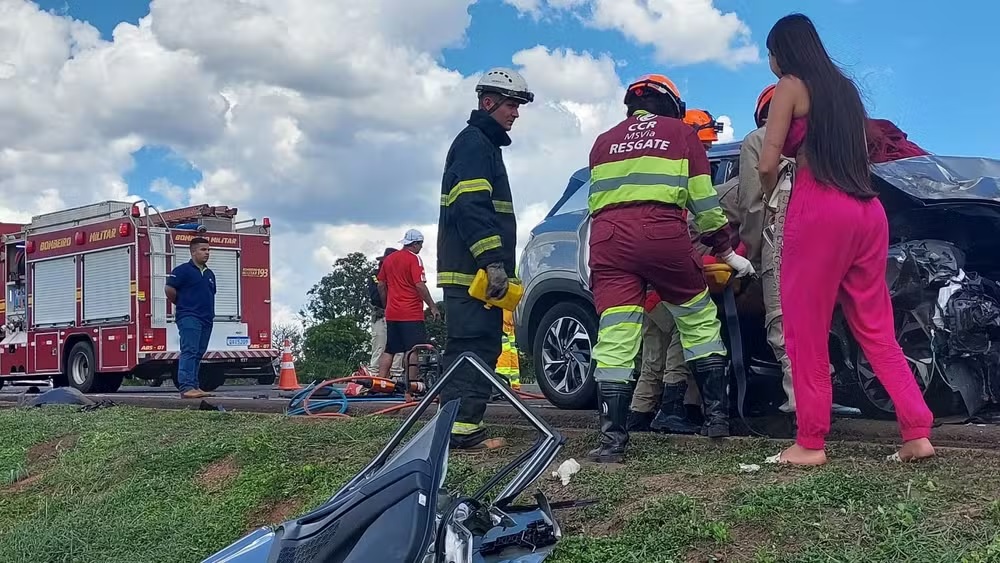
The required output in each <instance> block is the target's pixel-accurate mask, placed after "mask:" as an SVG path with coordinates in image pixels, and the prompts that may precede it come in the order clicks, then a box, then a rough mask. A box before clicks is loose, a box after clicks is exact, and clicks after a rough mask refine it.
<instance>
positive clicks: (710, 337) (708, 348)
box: [664, 288, 726, 362]
mask: <svg viewBox="0 0 1000 563" xmlns="http://www.w3.org/2000/svg"><path fill="white" fill-rule="evenodd" d="M664 303H665V304H666V306H667V310H668V311H670V314H671V315H673V317H674V322H675V323H677V332H679V333H680V337H681V347H683V348H684V361H686V362H690V361H693V360H697V359H699V358H704V357H706V356H712V355H719V356H725V355H726V345H725V344H724V343H723V342H722V323H721V322H719V317H718V309H717V308H716V306H715V302H714V301H712V298H711V297H710V296H709V294H708V288H705V289H704V290H703V291H702V292H701V293H699V294H698V295H695V296H694V297H692V298H691V299H689V300H688V301H687V302H686V303H681V304H680V305H673V304H671V303H667V302H666V301H664Z"/></svg>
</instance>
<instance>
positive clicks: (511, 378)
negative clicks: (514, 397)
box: [497, 310, 521, 391]
mask: <svg viewBox="0 0 1000 563" xmlns="http://www.w3.org/2000/svg"><path fill="white" fill-rule="evenodd" d="M497 375H499V376H500V377H502V378H503V379H504V380H506V381H507V383H509V384H510V388H511V389H513V390H515V391H520V390H521V363H520V361H519V359H518V357H517V343H516V342H515V341H514V313H512V312H510V311H507V310H504V312H503V336H502V337H501V339H500V358H499V359H498V360H497Z"/></svg>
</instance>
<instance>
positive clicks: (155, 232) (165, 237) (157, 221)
mask: <svg viewBox="0 0 1000 563" xmlns="http://www.w3.org/2000/svg"><path fill="white" fill-rule="evenodd" d="M136 203H145V204H146V210H145V216H144V220H145V221H144V222H145V224H146V227H147V229H148V232H149V263H150V268H151V270H152V271H151V272H150V274H151V281H152V287H151V290H152V294H153V295H152V296H151V298H152V304H153V308H152V310H153V312H152V317H153V318H152V326H153V327H154V328H164V327H166V326H167V322H168V321H169V320H171V319H172V318H173V315H168V314H167V297H166V295H164V294H163V286H164V285H165V284H166V281H167V274H168V272H169V268H168V264H171V263H172V262H173V257H174V256H176V248H175V247H174V239H173V237H172V236H170V229H171V228H174V227H177V226H179V225H183V224H185V223H198V222H200V221H201V220H202V219H204V218H218V219H229V220H232V218H233V217H235V216H236V213H237V209H236V208H235V207H227V206H224V205H219V206H211V205H205V204H203V205H192V206H190V207H182V208H180V209H172V210H170V211H165V212H161V211H160V210H159V209H157V207H156V206H155V205H152V204H151V203H149V202H148V201H146V200H140V201H138V202H136ZM150 211H152V213H150ZM160 225H162V226H160Z"/></svg>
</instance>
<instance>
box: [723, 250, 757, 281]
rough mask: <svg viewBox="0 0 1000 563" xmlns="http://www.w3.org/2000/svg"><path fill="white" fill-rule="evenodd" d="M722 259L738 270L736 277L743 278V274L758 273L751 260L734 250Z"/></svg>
mask: <svg viewBox="0 0 1000 563" xmlns="http://www.w3.org/2000/svg"><path fill="white" fill-rule="evenodd" d="M722 260H723V261H724V262H725V263H726V264H729V267H730V268H732V269H734V270H736V277H738V278H742V277H743V276H752V275H754V274H756V273H757V271H756V270H754V269H753V264H751V263H750V261H749V260H747V259H746V258H744V257H742V256H740V255H739V254H736V253H735V252H733V251H732V250H730V251H729V253H728V254H726V255H725V256H723V257H722Z"/></svg>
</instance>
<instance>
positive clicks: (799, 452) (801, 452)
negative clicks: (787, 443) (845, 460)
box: [777, 444, 826, 466]
mask: <svg viewBox="0 0 1000 563" xmlns="http://www.w3.org/2000/svg"><path fill="white" fill-rule="evenodd" d="M778 456H779V457H778V459H777V463H787V464H789V465H807V466H814V465H823V464H825V463H826V451H824V450H810V449H806V448H803V447H802V446H800V445H798V444H795V445H793V446H791V447H790V448H788V449H786V450H785V451H783V452H781V453H780V454H778Z"/></svg>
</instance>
